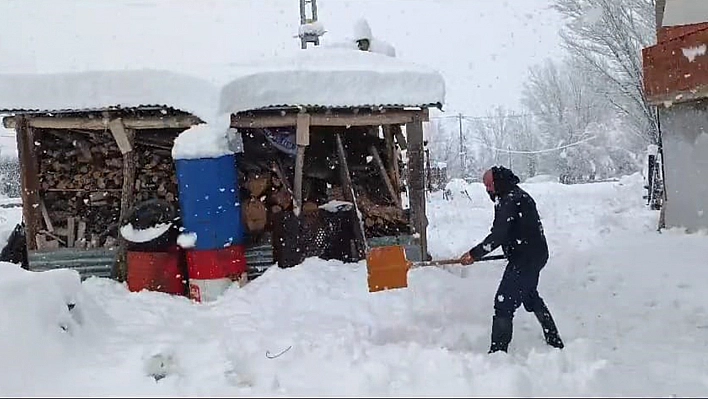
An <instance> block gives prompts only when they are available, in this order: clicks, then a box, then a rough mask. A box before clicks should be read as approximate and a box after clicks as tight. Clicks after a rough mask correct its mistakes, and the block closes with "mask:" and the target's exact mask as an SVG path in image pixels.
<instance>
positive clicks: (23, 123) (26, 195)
mask: <svg viewBox="0 0 708 399" xmlns="http://www.w3.org/2000/svg"><path fill="white" fill-rule="evenodd" d="M14 127H15V133H16V135H17V153H18V157H19V161H20V182H21V190H22V193H21V195H22V218H23V219H24V222H25V231H26V236H27V250H29V251H34V250H36V249H37V234H39V232H40V230H41V220H42V210H41V198H40V195H39V160H38V158H37V151H36V148H35V147H36V145H35V131H34V129H33V128H32V127H30V126H29V124H28V121H27V120H26V119H25V118H24V117H22V116H20V117H18V119H17V123H16V124H15V125H14Z"/></svg>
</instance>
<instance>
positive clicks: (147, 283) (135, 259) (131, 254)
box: [127, 247, 187, 295]
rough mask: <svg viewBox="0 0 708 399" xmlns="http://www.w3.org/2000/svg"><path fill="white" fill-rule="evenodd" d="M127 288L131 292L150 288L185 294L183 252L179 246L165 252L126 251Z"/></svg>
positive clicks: (185, 277)
mask: <svg viewBox="0 0 708 399" xmlns="http://www.w3.org/2000/svg"><path fill="white" fill-rule="evenodd" d="M127 261H128V289H129V290H130V291H133V292H137V291H142V290H150V291H158V292H165V293H168V294H173V295H185V291H186V286H187V284H186V282H187V276H186V275H185V270H184V269H185V268H184V257H183V252H182V251H181V249H180V248H179V247H176V248H171V249H170V250H169V251H167V252H136V251H128V258H127Z"/></svg>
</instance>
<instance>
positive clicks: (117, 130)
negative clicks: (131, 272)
mask: <svg viewBox="0 0 708 399" xmlns="http://www.w3.org/2000/svg"><path fill="white" fill-rule="evenodd" d="M108 126H109V128H110V130H111V133H112V134H113V137H114V139H115V141H116V144H117V145H118V148H119V149H120V150H121V153H123V186H122V190H121V197H120V216H119V220H118V222H119V226H122V225H123V223H125V220H126V218H127V216H128V213H129V212H130V210H131V209H132V208H133V205H134V202H135V151H133V149H134V148H135V146H134V143H135V131H134V130H132V129H126V128H125V126H124V125H123V122H122V120H120V119H115V120H112V121H110V122H109V124H108ZM111 274H112V277H113V278H114V279H116V280H118V281H120V282H123V281H126V279H127V278H128V264H127V248H126V242H125V239H123V237H122V236H121V235H120V232H119V233H118V254H117V257H116V263H115V265H114V268H113V271H112V273H111Z"/></svg>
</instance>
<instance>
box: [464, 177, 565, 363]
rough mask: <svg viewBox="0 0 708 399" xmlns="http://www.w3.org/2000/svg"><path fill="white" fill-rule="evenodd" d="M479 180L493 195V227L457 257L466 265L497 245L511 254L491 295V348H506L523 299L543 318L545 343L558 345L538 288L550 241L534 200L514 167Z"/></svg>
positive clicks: (505, 253) (493, 349)
mask: <svg viewBox="0 0 708 399" xmlns="http://www.w3.org/2000/svg"><path fill="white" fill-rule="evenodd" d="M482 180H483V181H484V186H485V188H486V190H487V193H488V194H489V198H490V199H491V200H492V201H494V222H493V225H492V230H491V233H490V234H489V235H488V236H487V237H486V238H485V239H484V241H482V242H481V243H479V244H478V245H476V246H475V247H474V248H472V249H471V250H470V251H468V252H465V253H464V254H463V255H462V257H461V258H460V263H461V264H463V265H470V264H472V263H474V262H475V259H482V257H483V256H485V255H486V254H488V253H490V252H492V251H494V250H495V249H496V248H497V247H499V246H501V247H502V250H503V251H504V255H506V258H507V259H508V260H509V263H508V264H507V266H506V269H505V270H504V275H503V276H502V279H501V282H500V283H499V288H498V289H497V293H496V296H495V299H494V316H493V317H492V336H491V346H490V348H489V353H493V352H498V351H504V352H506V351H507V349H508V347H509V343H510V342H511V338H512V333H513V322H512V320H513V318H514V313H515V312H516V309H518V308H519V306H521V305H522V304H523V305H524V309H526V311H528V312H531V313H534V314H535V315H536V318H537V319H538V321H539V323H541V328H543V335H544V337H545V339H546V343H547V344H548V345H550V346H553V347H555V348H559V349H562V348H563V346H564V345H563V341H562V340H561V338H560V335H559V334H558V329H557V328H556V324H555V322H554V321H553V317H552V316H551V312H550V311H549V310H548V307H547V306H546V304H545V302H544V301H543V299H541V296H540V295H539V294H538V289H537V288H538V279H539V275H540V273H541V269H543V267H544V266H545V265H546V262H547V261H548V244H547V243H546V237H545V235H544V233H543V225H542V224H541V218H540V217H539V215H538V211H537V209H536V202H535V201H534V200H533V198H531V196H530V195H529V194H528V193H527V192H525V191H524V190H522V189H521V188H520V187H519V186H518V185H517V184H518V183H519V178H518V177H517V176H516V175H515V174H514V172H512V171H511V170H510V169H507V168H505V167H503V166H499V167H496V166H495V167H493V168H491V169H489V170H487V171H486V172H484V175H483V176H482Z"/></svg>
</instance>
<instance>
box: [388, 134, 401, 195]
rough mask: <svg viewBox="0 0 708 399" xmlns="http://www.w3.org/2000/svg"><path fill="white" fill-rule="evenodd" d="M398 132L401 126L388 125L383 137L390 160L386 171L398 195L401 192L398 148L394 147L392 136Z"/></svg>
mask: <svg viewBox="0 0 708 399" xmlns="http://www.w3.org/2000/svg"><path fill="white" fill-rule="evenodd" d="M400 132H401V126H399V125H388V126H385V127H384V138H385V139H386V148H387V153H388V157H389V159H390V160H391V164H390V165H389V170H388V173H389V176H390V177H391V184H393V187H394V188H395V189H396V192H397V193H398V195H399V197H400V193H401V171H400V170H399V169H398V149H397V148H396V142H395V141H394V136H396V135H397V134H400ZM401 135H402V134H401Z"/></svg>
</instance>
